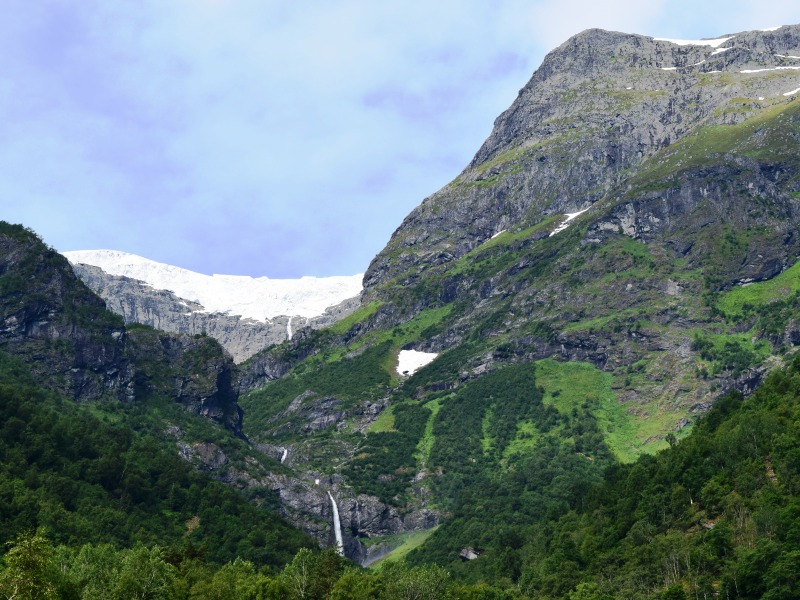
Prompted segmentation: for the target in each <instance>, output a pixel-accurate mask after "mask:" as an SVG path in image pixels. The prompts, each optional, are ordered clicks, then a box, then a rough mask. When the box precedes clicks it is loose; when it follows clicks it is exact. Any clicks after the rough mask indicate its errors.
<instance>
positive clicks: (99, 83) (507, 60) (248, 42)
mask: <svg viewBox="0 0 800 600" xmlns="http://www.w3.org/2000/svg"><path fill="white" fill-rule="evenodd" d="M11 3H12V4H13V5H15V6H14V7H13V8H12V7H9V8H7V9H6V10H7V11H12V10H13V12H14V14H15V19H12V20H5V21H4V22H3V23H0V74H2V75H0V110H2V112H3V114H4V117H5V118H4V122H2V123H0V136H2V137H3V139H4V140H8V142H7V143H6V144H5V146H4V149H0V193H3V194H4V195H9V194H14V198H15V199H17V198H18V199H19V200H20V201H19V202H18V203H15V206H14V209H13V210H7V211H6V212H5V214H2V215H0V218H3V217H5V218H10V216H11V215H13V217H14V218H15V219H18V220H22V221H24V222H25V223H26V224H27V225H30V226H32V227H34V228H36V229H38V230H39V231H40V232H41V233H42V234H43V235H44V236H45V239H47V241H49V242H50V243H52V244H54V245H56V246H58V247H59V248H61V249H80V248H87V247H98V246H99V245H101V244H102V245H106V246H107V245H109V244H113V243H118V244H121V245H124V246H118V248H119V249H121V250H127V251H130V252H134V253H137V254H140V255H144V256H147V257H150V258H153V259H157V260H161V261H164V262H174V263H178V264H179V265H180V266H184V267H187V268H191V269H194V270H197V271H201V272H211V271H216V272H234V273H237V272H238V273H247V274H252V275H263V274H268V275H270V276H274V277H278V276H288V275H301V274H303V273H309V274H317V275H329V274H342V273H350V272H357V271H360V270H363V269H364V268H365V267H366V263H367V262H368V261H369V259H370V258H371V256H372V255H373V254H374V253H375V252H377V251H378V250H379V249H380V248H381V247H382V245H383V244H384V243H385V241H386V240H387V239H388V237H389V235H390V234H391V232H392V231H393V230H394V229H395V228H396V227H397V225H398V224H399V223H400V221H401V219H402V217H403V216H405V214H407V213H408V212H409V211H410V210H411V209H412V208H413V207H414V206H416V205H417V204H418V203H419V202H420V201H421V200H422V198H423V197H425V196H427V195H429V194H431V193H432V192H434V191H435V190H436V189H437V188H438V187H440V186H441V185H443V184H445V183H446V182H447V181H448V180H449V179H450V178H452V177H454V176H455V175H457V174H458V172H459V171H460V170H461V169H462V168H463V166H464V165H465V164H466V163H467V162H468V161H469V160H470V158H471V157H472V155H473V154H474V152H475V151H476V150H477V148H478V146H479V145H480V143H481V142H482V141H483V140H484V139H485V137H486V136H487V135H488V134H489V132H490V128H491V124H492V121H493V120H494V118H495V117H496V116H497V115H498V114H499V113H500V112H501V111H502V110H504V109H505V108H507V106H508V105H509V104H510V103H511V102H512V101H513V99H514V98H515V96H516V92H517V91H518V89H519V88H521V87H522V86H523V85H524V84H525V83H526V81H527V79H528V78H529V77H530V74H531V73H532V72H533V70H534V68H535V67H537V66H538V64H539V62H540V61H541V57H542V56H543V54H544V52H546V51H548V50H551V49H552V48H553V47H555V46H557V45H559V44H561V43H563V42H564V41H565V40H566V39H567V38H568V37H569V36H570V35H573V34H575V33H577V32H579V31H581V30H582V29H586V28H588V27H606V28H610V29H616V30H623V31H638V32H642V33H646V34H649V35H662V36H671V37H699V36H714V35H718V34H721V33H725V32H726V31H729V30H732V29H736V28H737V27H738V25H737V23H740V21H737V18H741V16H742V15H745V14H746V15H748V16H749V10H750V7H749V6H747V5H745V4H744V3H740V4H738V5H737V4H734V5H733V6H734V9H733V10H732V9H731V4H730V3H727V4H724V5H723V4H722V3H717V2H712V3H709V4H712V5H714V6H716V7H717V10H718V15H717V16H719V18H720V19H721V20H719V21H712V20H710V19H709V18H708V15H707V14H706V13H705V12H703V11H704V10H705V9H703V8H701V7H696V6H694V5H693V4H690V3H688V2H683V3H670V2H667V1H666V0H657V1H655V2H650V3H636V2H633V1H630V0H627V1H623V0H620V1H616V2H610V3H604V4H603V5H602V6H601V5H599V4H598V3H593V2H579V1H577V0H559V1H555V0H547V1H533V2H531V1H525V0H505V1H503V0H500V1H496V2H491V3H487V2H479V1H478V0H471V1H466V2H465V1H457V0H441V1H439V2H436V3H431V2H423V1H422V0H406V1H404V2H399V1H396V0H389V1H387V2H380V3H376V2H366V1H364V0H361V1H357V0H316V1H312V2H307V3H303V4H302V5H300V4H292V3H287V2H277V1H275V0H270V1H263V0H239V1H237V0H228V1H223V0H217V1H212V0H203V1H199V0H175V1H172V2H163V1H162V0H143V1H141V2H136V3H121V2H100V1H99V0H95V1H94V2H92V1H90V0H87V1H86V2H81V4H80V8H75V7H74V5H73V6H71V7H65V5H64V4H62V3H61V2H59V1H57V0H50V1H47V0H43V1H42V2H37V3H30V2H25V1H24V0H11ZM722 6H725V7H726V9H725V10H722V9H721V8H720V7H722ZM770 10H771V9H770ZM775 10H777V9H775ZM781 10H783V11H784V12H786V11H787V10H788V9H781ZM765 13H766V14H767V16H765V17H764V18H763V19H761V20H759V26H769V25H772V24H776V23H773V22H772V20H773V18H777V17H778V16H780V15H778V14H775V13H774V12H773V13H770V12H768V11H767V10H765ZM781 14H783V13H781ZM687 15H688V16H687ZM764 19H768V20H769V21H770V22H769V23H764V22H763V21H764ZM700 27H702V30H701V31H697V29H698V28H700ZM738 28H739V29H743V28H746V26H741V27H738ZM45 209H48V210H45ZM65 224H68V226H67V225H65ZM112 232H113V233H112Z"/></svg>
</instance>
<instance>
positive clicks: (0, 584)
mask: <svg viewBox="0 0 800 600" xmlns="http://www.w3.org/2000/svg"><path fill="white" fill-rule="evenodd" d="M53 558H54V549H53V546H52V544H51V543H50V541H49V540H48V539H47V538H45V537H44V536H43V535H42V534H41V533H38V532H37V533H35V534H34V533H23V534H20V535H18V536H17V537H16V539H15V540H14V542H12V544H11V549H10V550H9V551H8V554H6V556H5V563H6V568H5V570H4V571H3V572H2V573H0V594H2V596H3V597H4V598H6V599H8V600H12V599H13V600H28V599H30V600H47V599H48V598H58V597H59V593H58V583H59V576H58V570H57V569H56V568H55V562H54V560H53Z"/></svg>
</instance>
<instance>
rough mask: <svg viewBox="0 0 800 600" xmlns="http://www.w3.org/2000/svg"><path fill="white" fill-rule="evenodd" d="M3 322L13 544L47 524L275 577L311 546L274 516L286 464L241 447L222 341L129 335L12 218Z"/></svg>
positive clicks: (1, 242)
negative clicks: (252, 565) (251, 564)
mask: <svg viewBox="0 0 800 600" xmlns="http://www.w3.org/2000/svg"><path fill="white" fill-rule="evenodd" d="M0 324H1V325H0V413H2V422H3V427H2V431H1V432H0V457H2V460H0V463H1V465H0V495H1V496H2V497H3V506H4V509H3V511H2V514H0V531H1V532H2V537H3V539H4V540H7V541H9V542H11V541H12V540H13V539H14V538H16V537H17V536H24V535H25V534H26V532H29V531H36V530H37V529H41V530H43V531H46V532H47V533H48V535H50V536H52V539H53V540H55V541H56V542H58V543H62V544H67V545H70V546H74V547H78V546H81V545H83V544H101V543H102V544H112V545H113V546H114V547H116V548H131V547H133V546H135V545H137V544H159V545H161V546H170V547H172V549H173V550H174V552H176V553H178V554H180V553H182V552H184V550H187V551H188V549H189V548H194V550H191V552H195V555H196V556H199V554H197V553H196V550H197V549H198V548H204V549H203V550H202V552H201V554H203V556H205V557H206V559H207V560H209V561H211V562H215V563H224V562H227V561H231V560H233V559H235V558H236V556H237V555H238V556H242V557H243V558H247V559H248V560H254V561H256V562H257V563H259V564H272V565H276V566H279V565H283V564H285V563H286V562H287V561H288V560H290V559H291V557H292V555H293V554H294V553H295V552H296V551H297V550H299V549H300V548H302V547H308V546H312V545H313V542H312V540H311V539H310V538H309V537H308V536H306V535H305V534H303V533H302V532H300V531H299V530H298V529H296V528H294V527H292V526H290V525H289V524H288V523H287V522H286V521H284V520H283V519H281V518H280V517H279V515H278V514H277V506H276V503H275V501H274V494H273V492H272V488H271V486H270V484H269V483H268V482H267V481H266V480H265V477H267V475H268V473H269V472H270V471H276V470H278V471H279V470H280V465H279V463H278V462H277V461H272V460H271V459H269V458H268V457H266V456H264V455H263V454H261V453H258V452H256V451H254V450H253V449H252V448H251V447H250V446H249V445H248V444H247V443H246V441H245V440H244V439H243V437H242V433H241V425H242V421H241V419H242V412H241V409H240V407H239V405H238V404H237V396H238V394H237V390H236V389H235V387H234V383H235V365H234V364H233V363H232V361H231V359H230V358H229V357H227V356H225V353H224V351H223V349H222V348H221V347H220V346H219V344H218V343H217V342H216V341H214V340H213V339H211V338H209V337H204V336H187V335H180V334H171V333H165V332H159V331H156V330H153V329H151V328H148V327H143V326H134V327H126V326H125V325H124V323H123V322H122V319H121V318H120V317H118V316H117V315H114V314H113V313H110V312H109V311H107V310H106V309H105V306H104V303H103V301H102V300H101V299H100V298H98V297H97V296H95V295H94V294H93V293H92V292H91V291H90V290H89V289H88V288H87V287H86V286H85V285H84V284H83V283H82V282H81V281H80V280H79V279H78V278H77V277H76V276H75V274H74V273H73V272H72V269H71V267H70V265H69V263H68V262H67V260H66V259H65V258H64V257H63V256H61V255H60V254H58V253H57V252H56V251H55V250H53V249H52V248H49V247H48V246H46V245H45V244H44V243H43V242H42V241H41V240H40V239H39V238H38V237H37V236H36V235H35V234H34V233H33V232H32V231H30V230H27V229H25V228H24V227H22V226H19V225H10V224H8V223H4V222H0ZM207 462H213V463H214V465H215V469H216V471H215V474H214V475H215V479H219V480H221V481H224V482H226V483H227V484H228V485H225V484H223V483H222V482H221V481H214V480H212V479H211V478H210V477H209V476H208V474H207V473H203V471H204V470H206V469H204V466H203V465H204V464H205V463H207ZM206 471H207V470H206ZM242 482H245V483H244V484H243V483H242ZM232 487H234V488H236V487H238V488H244V487H246V488H247V490H248V492H249V495H250V496H249V499H248V498H245V496H244V495H243V494H240V493H237V492H236V491H234V490H233V489H231V488H232ZM212 544H213V546H212ZM0 579H2V578H0ZM70 597H72V596H70Z"/></svg>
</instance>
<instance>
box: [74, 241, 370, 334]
mask: <svg viewBox="0 0 800 600" xmlns="http://www.w3.org/2000/svg"><path fill="white" fill-rule="evenodd" d="M62 254H63V255H64V256H65V257H66V258H67V260H69V261H70V262H71V263H84V264H87V265H92V266H95V267H99V268H101V269H102V270H103V271H105V272H106V273H108V274H109V275H117V276H122V277H130V278H131V279H138V280H139V281H144V282H145V283H146V284H148V285H150V286H152V287H154V288H156V289H160V290H169V291H171V292H172V293H174V294H175V295H176V296H180V297H181V298H185V299H186V300H190V301H192V302H197V303H199V304H202V305H203V307H205V310H206V311H208V312H220V313H227V314H230V315H240V316H241V317H243V318H245V319H255V320H256V321H262V322H263V321H267V320H269V319H272V318H274V317H277V316H279V315H295V316H302V317H308V318H311V317H316V316H319V315H321V314H323V313H324V312H325V309H326V308H328V307H329V306H335V305H336V304H339V303H340V302H342V301H343V300H346V299H348V298H353V297H354V296H357V295H358V294H360V293H361V289H362V288H361V280H362V278H363V274H358V275H349V276H339V277H302V278H300V279H270V278H269V277H248V276H246V275H245V276H239V275H203V274H201V273H195V272H193V271H189V270H187V269H181V268H180V267H174V266H172V265H167V264H164V263H160V262H156V261H153V260H149V259H147V258H143V257H141V256H137V255H135V254H129V253H127V252H120V251H117V250H76V251H74V252H63V253H62Z"/></svg>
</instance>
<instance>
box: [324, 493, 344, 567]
mask: <svg viewBox="0 0 800 600" xmlns="http://www.w3.org/2000/svg"><path fill="white" fill-rule="evenodd" d="M328 498H330V499H331V506H332V507H333V534H334V535H335V536H336V552H338V553H339V556H344V542H343V541H342V524H341V522H340V521H339V507H338V506H336V500H334V499H333V495H332V494H331V493H330V492H328Z"/></svg>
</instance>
